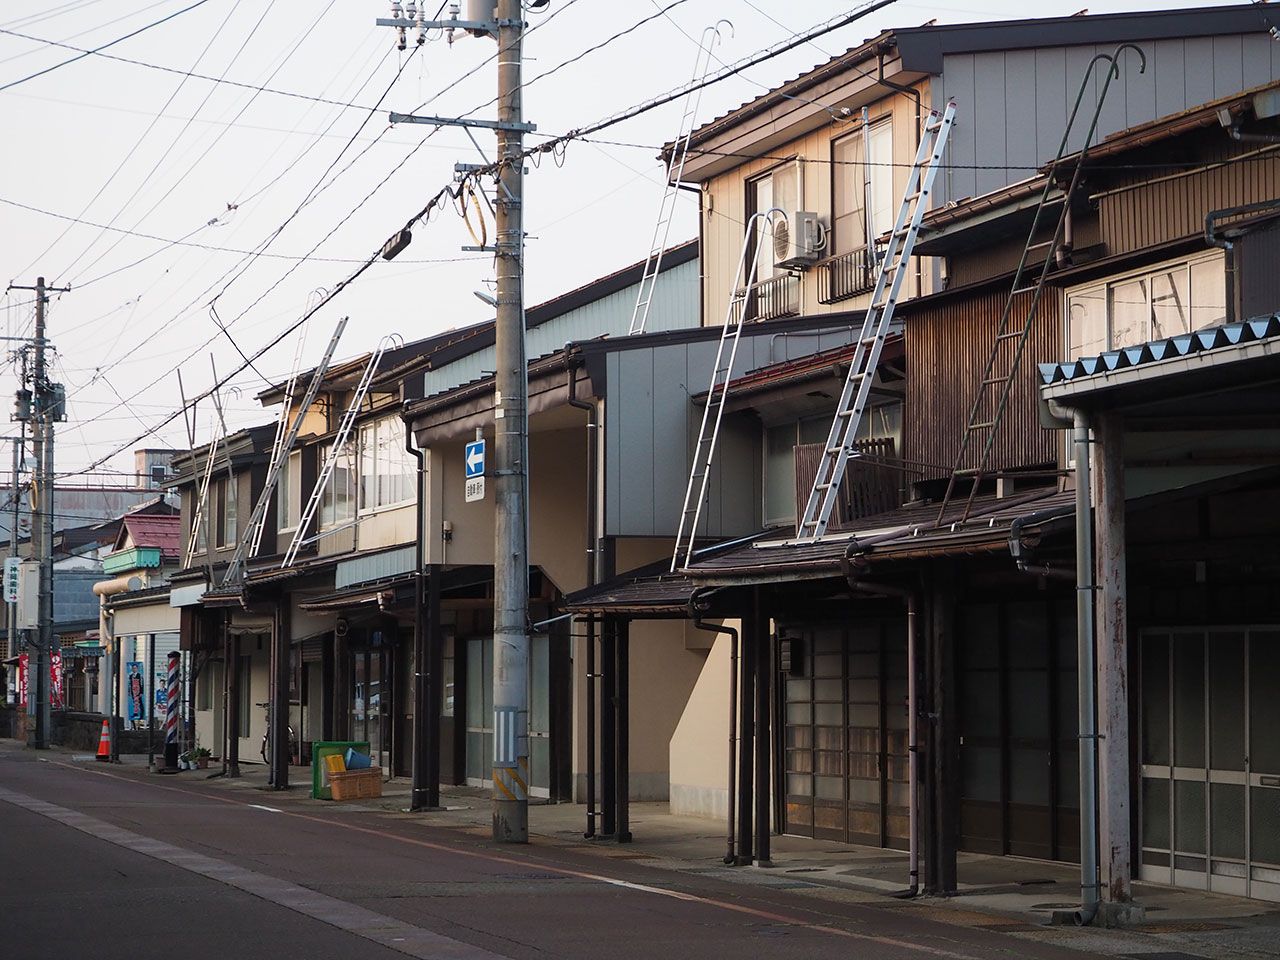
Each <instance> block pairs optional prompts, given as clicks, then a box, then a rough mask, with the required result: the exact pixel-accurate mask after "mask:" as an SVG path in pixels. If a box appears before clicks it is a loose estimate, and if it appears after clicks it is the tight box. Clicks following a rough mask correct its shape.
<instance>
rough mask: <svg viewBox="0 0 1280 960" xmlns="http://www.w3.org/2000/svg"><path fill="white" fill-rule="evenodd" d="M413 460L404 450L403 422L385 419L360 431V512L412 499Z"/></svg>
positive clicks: (390, 418)
mask: <svg viewBox="0 0 1280 960" xmlns="http://www.w3.org/2000/svg"><path fill="white" fill-rule="evenodd" d="M415 463H416V461H415V460H414V458H413V457H412V456H411V455H410V454H409V451H408V450H406V449H405V448H404V421H403V420H401V419H400V418H399V417H388V418H387V419H385V420H379V421H377V422H375V423H369V424H366V425H365V426H364V427H362V428H361V430H360V509H361V510H375V509H377V508H378V507H387V506H391V505H393V504H397V503H404V502H406V501H408V500H412V499H413V498H414V480H415V476H416V469H415Z"/></svg>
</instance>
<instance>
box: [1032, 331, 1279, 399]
mask: <svg viewBox="0 0 1280 960" xmlns="http://www.w3.org/2000/svg"><path fill="white" fill-rule="evenodd" d="M1273 337H1280V315H1272V316H1269V317H1256V318H1255V319H1253V320H1246V321H1244V322H1243V323H1228V324H1225V325H1224V326H1220V327H1207V328H1206V329H1204V330H1197V331H1195V332H1194V333H1182V334H1178V335H1177V336H1174V337H1166V338H1164V339H1161V340H1151V341H1149V342H1148V343H1140V344H1138V345H1137V346H1133V347H1125V348H1123V349H1121V350H1109V351H1107V352H1106V353H1102V354H1099V355H1098V356H1094V357H1081V358H1080V359H1079V360H1071V361H1068V362H1066V363H1042V364H1040V382H1041V383H1042V384H1043V385H1045V386H1048V385H1049V384H1053V383H1062V382H1064V381H1067V380H1076V379H1079V378H1081V377H1091V376H1093V375H1094V374H1098V373H1109V372H1111V371H1113V370H1123V369H1124V368H1126V367H1140V366H1145V365H1147V364H1152V363H1158V362H1159V361H1161V360H1172V359H1176V358H1178V357H1185V356H1188V355H1190V354H1193V353H1210V352H1212V351H1215V350H1221V349H1223V348H1225V347H1234V346H1237V345H1239V344H1242V343H1253V342H1255V341H1257V340H1269V339H1271V338H1273Z"/></svg>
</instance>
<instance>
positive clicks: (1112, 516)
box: [1093, 413, 1133, 903]
mask: <svg viewBox="0 0 1280 960" xmlns="http://www.w3.org/2000/svg"><path fill="white" fill-rule="evenodd" d="M1093 449H1094V464H1095V469H1094V482H1095V484H1096V486H1095V488H1094V489H1095V495H1094V504H1095V506H1094V520H1093V522H1094V543H1095V544H1096V551H1097V569H1098V607H1097V630H1098V640H1097V644H1098V718H1099V722H1098V733H1099V736H1100V739H1099V741H1098V838H1099V843H1098V853H1099V866H1100V868H1101V883H1102V898H1103V899H1104V900H1106V901H1110V902H1112V903H1128V902H1129V901H1131V900H1132V899H1133V888H1132V884H1131V880H1132V876H1133V860H1132V852H1131V848H1130V845H1131V833H1130V806H1131V800H1130V796H1129V789H1130V788H1129V770H1130V763H1129V637H1128V597H1127V589H1126V583H1125V546H1124V538H1125V522H1124V520H1125V517H1124V425H1123V423H1122V422H1121V420H1120V418H1119V415H1118V414H1115V413H1103V414H1100V415H1098V416H1097V418H1096V419H1095V420H1094V448H1093Z"/></svg>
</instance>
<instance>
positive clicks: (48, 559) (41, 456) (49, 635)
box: [27, 277, 116, 750]
mask: <svg viewBox="0 0 1280 960" xmlns="http://www.w3.org/2000/svg"><path fill="white" fill-rule="evenodd" d="M47 302H48V294H47V293H46V292H45V284H44V277H40V278H39V279H37V280H36V339H35V370H34V371H33V374H34V376H33V379H34V386H35V390H34V394H35V410H34V415H35V424H34V428H35V430H34V432H35V443H34V447H35V455H36V477H35V490H36V495H35V498H34V500H35V502H34V514H33V516H32V518H31V542H32V545H33V546H34V547H35V551H34V552H35V556H36V557H37V558H38V559H39V561H40V599H39V621H38V630H37V634H36V657H35V661H36V662H35V669H34V670H30V671H28V676H27V688H28V690H30V691H31V693H29V694H28V696H34V697H35V725H34V727H33V728H32V731H31V736H30V738H29V740H28V745H29V746H31V747H34V748H35V749H37V750H43V749H45V748H47V747H48V746H49V723H50V717H49V658H50V656H51V654H52V652H53V486H52V485H53V416H52V412H51V411H50V409H49V400H50V392H49V384H48V373H47V371H46V368H45V349H44V348H45V305H46V303H47ZM29 662H30V660H28V663H29ZM115 738H116V730H115V726H114V725H112V726H111V742H112V743H113V744H114V743H115Z"/></svg>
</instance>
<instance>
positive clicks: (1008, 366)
mask: <svg viewBox="0 0 1280 960" xmlns="http://www.w3.org/2000/svg"><path fill="white" fill-rule="evenodd" d="M1126 49H1129V50H1133V51H1134V52H1135V53H1137V55H1138V57H1139V67H1138V72H1139V73H1145V72H1146V69H1147V58H1146V55H1145V54H1143V52H1142V50H1141V49H1140V48H1139V47H1137V46H1135V45H1133V44H1131V43H1122V44H1121V45H1120V46H1118V47H1116V49H1115V50H1114V51H1113V52H1112V53H1100V54H1098V55H1097V56H1096V57H1094V58H1093V59H1092V60H1090V61H1089V64H1088V66H1086V67H1085V71H1084V79H1083V80H1082V81H1081V83H1080V92H1079V93H1077V94H1076V102H1075V106H1074V107H1072V108H1071V116H1070V117H1069V118H1068V119H1067V126H1066V129H1065V130H1064V131H1063V133H1062V141H1061V142H1060V143H1059V145H1058V152H1057V154H1056V155H1055V157H1054V159H1053V162H1052V163H1050V164H1049V167H1048V172H1047V174H1046V176H1045V181H1044V189H1043V190H1042V191H1041V192H1040V201H1039V203H1038V204H1037V206H1036V212H1035V216H1034V217H1033V218H1032V220H1031V229H1030V231H1029V232H1028V233H1027V241H1026V243H1025V244H1024V245H1023V248H1022V256H1021V257H1020V258H1019V260H1018V269H1017V270H1016V271H1014V275H1013V286H1012V287H1011V288H1010V290H1009V297H1008V299H1007V300H1005V304H1004V310H1003V311H1002V312H1001V314H1000V323H999V325H998V326H997V327H996V335H995V341H994V342H993V343H992V346H991V352H990V354H989V355H988V357H987V363H986V366H985V367H983V370H982V379H981V381H979V383H978V389H977V392H976V393H975V395H974V398H973V405H972V406H971V407H970V408H969V419H968V420H967V421H966V423H965V428H964V433H963V434H962V435H961V437H960V448H959V450H957V451H956V459H955V462H954V464H953V465H952V467H951V476H950V477H949V478H948V480H947V489H946V492H945V493H944V494H943V497H942V503H941V505H940V506H939V507H938V517H937V521H936V522H937V524H938V525H939V526H941V525H943V523H944V520H945V518H946V514H947V510H948V509H949V508H950V506H951V503H952V501H953V500H954V499H955V497H956V491H957V489H958V487H959V481H960V480H961V479H962V478H965V479H969V481H970V483H969V490H968V493H967V495H966V497H965V501H964V509H963V510H961V512H960V515H959V516H958V517H953V518H952V519H950V520H946V521H945V522H946V523H964V522H965V521H966V520H968V519H969V516H970V514H972V512H973V501H974V498H975V497H976V496H977V495H978V487H979V485H980V484H981V483H982V481H983V479H985V478H986V477H987V475H988V468H989V467H990V465H991V452H992V451H993V450H994V449H995V442H996V435H997V434H998V432H999V430H1000V423H1001V421H1002V420H1003V419H1004V413H1005V410H1006V409H1007V407H1008V405H1009V394H1010V393H1011V392H1012V390H1013V383H1014V380H1015V378H1016V377H1017V374H1018V369H1019V367H1020V366H1021V363H1022V354H1023V352H1024V351H1025V349H1026V345H1027V338H1028V337H1029V336H1030V334H1031V328H1032V326H1033V325H1034V324H1035V320H1036V313H1037V310H1038V309H1039V306H1040V298H1041V296H1043V294H1044V286H1045V281H1046V279H1047V278H1048V276H1049V271H1050V270H1052V269H1053V263H1054V259H1055V257H1056V255H1057V252H1058V250H1059V249H1060V248H1061V246H1062V239H1063V235H1064V231H1065V228H1066V222H1067V216H1068V213H1069V211H1070V210H1071V202H1072V199H1073V198H1074V197H1075V193H1076V188H1077V187H1078V186H1079V184H1080V174H1081V171H1082V170H1083V169H1084V161H1085V156H1086V154H1088V152H1089V146H1090V144H1092V142H1093V136H1094V134H1095V133H1096V132H1097V128H1098V117H1099V116H1100V115H1101V113H1102V105H1103V102H1104V101H1105V100H1106V98H1107V90H1108V89H1109V88H1110V86H1111V81H1112V80H1114V79H1116V78H1118V77H1119V76H1120V63H1119V58H1120V55H1121V54H1122V53H1123V52H1124V51H1125V50H1126ZM1099 63H1106V64H1107V71H1106V79H1105V80H1104V81H1103V83H1102V89H1101V90H1100V91H1099V93H1098V102H1097V104H1096V106H1095V107H1094V110H1093V118H1092V120H1091V121H1090V123H1089V132H1088V133H1086V134H1085V137H1084V145H1083V147H1081V149H1080V151H1079V155H1078V157H1077V158H1076V160H1075V169H1074V171H1073V172H1072V174H1071V181H1070V184H1069V185H1068V187H1067V189H1066V192H1065V193H1064V194H1063V195H1062V198H1061V199H1062V209H1061V210H1060V211H1059V213H1058V219H1057V222H1056V223H1055V224H1054V228H1053V234H1052V235H1051V236H1050V237H1049V239H1047V240H1037V239H1036V235H1037V234H1038V233H1039V232H1040V227H1041V224H1042V223H1043V222H1044V221H1045V211H1046V210H1047V209H1048V208H1049V207H1051V206H1054V205H1055V204H1056V203H1057V202H1058V201H1057V199H1056V198H1055V197H1054V196H1053V193H1054V186H1055V185H1056V183H1058V182H1059V178H1057V177H1055V176H1054V174H1055V173H1056V172H1057V170H1058V168H1059V167H1060V166H1061V165H1062V161H1063V158H1064V156H1066V155H1067V143H1068V142H1069V140H1070V139H1071V130H1072V127H1073V126H1074V125H1075V122H1076V114H1077V113H1079V111H1080V104H1081V103H1082V102H1083V101H1084V97H1085V94H1086V93H1087V92H1088V91H1089V90H1090V88H1091V87H1092V86H1093V82H1094V79H1093V71H1094V67H1095V66H1097V64H1099ZM1038 250H1043V251H1044V263H1043V264H1029V263H1028V261H1029V260H1030V259H1031V254H1032V252H1033V251H1038ZM1028 293H1029V294H1030V295H1031V300H1030V302H1029V303H1028V304H1027V306H1026V310H1025V311H1023V312H1022V314H1021V316H1022V323H1021V325H1017V326H1015V325H1012V324H1010V320H1011V319H1012V318H1013V310H1014V302H1015V300H1017V298H1018V297H1020V296H1022V295H1024V294H1028ZM979 434H984V435H985V437H986V439H985V441H984V442H983V444H982V452H981V453H980V454H979V455H978V459H977V463H976V464H975V465H974V466H971V467H966V466H964V463H965V458H966V456H968V454H969V449H970V447H971V446H972V445H973V442H974V439H975V438H976V437H977V436H978V435H979Z"/></svg>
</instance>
